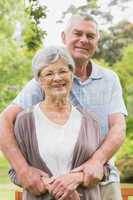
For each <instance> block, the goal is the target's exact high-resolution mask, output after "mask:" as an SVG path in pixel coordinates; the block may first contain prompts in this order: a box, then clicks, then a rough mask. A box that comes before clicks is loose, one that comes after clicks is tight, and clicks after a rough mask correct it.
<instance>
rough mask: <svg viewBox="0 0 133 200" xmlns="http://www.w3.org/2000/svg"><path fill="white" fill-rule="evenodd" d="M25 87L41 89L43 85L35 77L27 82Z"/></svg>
mask: <svg viewBox="0 0 133 200" xmlns="http://www.w3.org/2000/svg"><path fill="white" fill-rule="evenodd" d="M24 89H38V90H40V89H41V87H40V85H39V83H38V82H37V81H36V80H35V79H31V80H30V81H28V82H27V84H26V85H25V87H24Z"/></svg>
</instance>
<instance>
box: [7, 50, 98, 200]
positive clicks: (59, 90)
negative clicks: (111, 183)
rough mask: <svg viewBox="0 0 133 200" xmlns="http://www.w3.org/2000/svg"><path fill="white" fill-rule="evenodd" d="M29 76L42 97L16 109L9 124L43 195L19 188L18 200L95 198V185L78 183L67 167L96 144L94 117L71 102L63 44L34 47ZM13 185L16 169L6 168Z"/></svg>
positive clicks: (69, 68) (68, 58)
mask: <svg viewBox="0 0 133 200" xmlns="http://www.w3.org/2000/svg"><path fill="white" fill-rule="evenodd" d="M32 66H33V72H34V77H35V79H36V80H37V81H38V83H39V84H40V86H41V88H42V90H43V91H45V100H44V101H42V102H40V103H39V104H37V105H35V106H34V107H32V108H31V109H29V110H27V111H23V112H21V113H20V114H19V115H18V117H17V119H16V122H15V128H14V132H15V136H16V140H17V142H18V145H19V147H20V149H21V151H22V153H23V154H24V156H25V158H26V159H27V161H28V162H29V164H30V165H31V166H34V167H36V168H38V169H40V170H43V171H44V172H45V173H46V174H47V176H46V177H41V178H42V179H43V181H44V194H42V195H40V196H34V195H33V194H31V193H30V192H29V191H27V190H25V189H24V191H23V200H50V199H51V200H52V199H60V200H63V199H64V200H79V199H81V200H100V199H101V198H100V192H99V186H98V185H97V186H95V187H93V188H87V187H86V188H85V187H83V186H82V181H83V173H82V172H73V171H72V169H74V168H76V167H79V166H80V165H82V164H83V163H85V162H86V161H87V160H88V159H89V158H90V156H91V155H92V154H93V152H95V151H96V149H97V148H98V146H99V145H100V133H99V126H98V123H97V120H96V119H95V117H94V116H93V115H92V114H91V113H89V112H87V111H85V110H82V109H81V108H76V107H74V106H72V105H71V102H70V91H71V88H72V83H73V72H74V67H75V65H74V62H73V60H72V58H71V56H70V55H69V54H68V52H67V51H66V50H65V48H63V47H56V46H52V47H47V48H44V49H42V50H40V51H39V52H38V53H37V54H36V55H35V57H34V58H33V62H32ZM9 174H10V177H11V179H12V181H13V182H14V183H16V184H18V185H21V183H19V180H18V179H17V176H16V173H15V171H14V170H13V169H11V170H10V173H9Z"/></svg>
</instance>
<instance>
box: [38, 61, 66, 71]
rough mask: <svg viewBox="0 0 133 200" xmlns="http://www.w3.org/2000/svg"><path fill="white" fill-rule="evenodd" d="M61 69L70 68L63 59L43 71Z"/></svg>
mask: <svg viewBox="0 0 133 200" xmlns="http://www.w3.org/2000/svg"><path fill="white" fill-rule="evenodd" d="M61 68H63V69H64V68H67V69H68V68H69V66H68V64H66V63H65V61H64V60H63V59H58V60H57V61H55V62H54V63H50V64H48V65H47V66H45V67H43V68H42V70H41V71H47V70H53V71H54V70H56V69H61Z"/></svg>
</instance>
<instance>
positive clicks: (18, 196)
mask: <svg viewBox="0 0 133 200" xmlns="http://www.w3.org/2000/svg"><path fill="white" fill-rule="evenodd" d="M121 191H122V197H123V200H128V197H131V196H133V188H122V189H121ZM15 200H22V192H18V191H16V192H15Z"/></svg>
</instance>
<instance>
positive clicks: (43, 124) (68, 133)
mask: <svg viewBox="0 0 133 200" xmlns="http://www.w3.org/2000/svg"><path fill="white" fill-rule="evenodd" d="M34 117H35V126H36V134H37V141H38V146H39V152H40V155H41V157H42V159H43V160H44V162H45V163H46V165H47V167H48V168H49V169H50V171H51V172H52V173H53V175H55V176H58V175H61V174H64V173H66V172H68V171H69V170H70V169H71V161H72V155H73V150H74V147H75V144H76V141H77V138H78V135H79V130H80V127H81V113H80V112H79V111H78V110H77V109H76V108H75V107H73V106H72V110H71V113H70V116H69V119H68V120H67V122H66V123H65V124H64V125H59V124H56V123H54V122H52V121H50V120H49V119H48V118H47V117H46V115H45V114H44V113H43V112H42V111H41V109H40V107H39V104H37V105H36V106H35V108H34Z"/></svg>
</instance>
